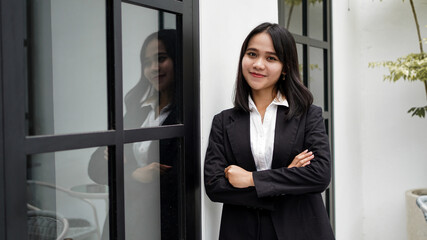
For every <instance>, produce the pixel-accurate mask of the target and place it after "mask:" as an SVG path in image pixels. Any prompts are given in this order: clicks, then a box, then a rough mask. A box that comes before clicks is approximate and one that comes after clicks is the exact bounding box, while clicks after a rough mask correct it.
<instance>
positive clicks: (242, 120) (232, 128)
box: [226, 113, 256, 171]
mask: <svg viewBox="0 0 427 240" xmlns="http://www.w3.org/2000/svg"><path fill="white" fill-rule="evenodd" d="M230 118H231V119H230V120H231V123H230V124H229V125H228V126H226V131H227V135H228V139H229V141H230V145H231V149H232V150H233V154H234V157H235V158H236V161H237V163H238V165H239V166H240V167H242V168H244V169H245V170H247V171H256V166H255V161H254V157H253V155H252V151H251V140H250V139H251V138H250V122H249V120H250V119H249V113H239V114H235V115H234V116H230Z"/></svg>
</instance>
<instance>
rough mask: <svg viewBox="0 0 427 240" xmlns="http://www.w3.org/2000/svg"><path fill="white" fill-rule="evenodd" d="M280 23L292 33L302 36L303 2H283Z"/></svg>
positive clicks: (284, 0)
mask: <svg viewBox="0 0 427 240" xmlns="http://www.w3.org/2000/svg"><path fill="white" fill-rule="evenodd" d="M279 6H280V8H281V9H280V10H279V11H280V14H279V16H280V18H281V19H280V23H281V24H282V26H284V27H285V28H286V29H288V30H289V31H290V32H292V33H296V34H300V35H302V0H281V4H279Z"/></svg>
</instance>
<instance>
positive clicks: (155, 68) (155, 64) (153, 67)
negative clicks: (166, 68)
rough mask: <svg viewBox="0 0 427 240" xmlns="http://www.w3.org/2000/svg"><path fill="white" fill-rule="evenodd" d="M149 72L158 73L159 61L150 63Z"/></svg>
mask: <svg viewBox="0 0 427 240" xmlns="http://www.w3.org/2000/svg"><path fill="white" fill-rule="evenodd" d="M150 70H151V71H158V70H159V61H157V60H153V61H151V64H150Z"/></svg>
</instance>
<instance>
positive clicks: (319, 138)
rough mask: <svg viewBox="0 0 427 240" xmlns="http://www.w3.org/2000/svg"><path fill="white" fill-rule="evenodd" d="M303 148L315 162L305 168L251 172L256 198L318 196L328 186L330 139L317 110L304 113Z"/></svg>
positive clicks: (313, 107) (310, 109) (317, 108)
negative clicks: (312, 155)
mask: <svg viewBox="0 0 427 240" xmlns="http://www.w3.org/2000/svg"><path fill="white" fill-rule="evenodd" d="M303 146H304V148H305V149H308V150H309V151H312V152H313V154H314V159H313V160H311V163H310V164H309V165H307V166H306V167H300V168H296V167H294V168H287V167H282V168H277V169H271V170H265V171H259V172H254V173H253V178H254V183H255V188H256V191H257V194H258V196H259V197H266V196H278V195H285V194H292V195H297V194H305V193H319V192H323V191H324V190H325V189H326V188H327V187H328V185H329V182H330V179H331V169H330V151H329V139H328V136H327V134H326V131H325V126H324V123H323V117H322V109H321V108H319V107H315V106H311V107H310V108H309V111H308V112H307V118H306V125H305V129H304V144H303Z"/></svg>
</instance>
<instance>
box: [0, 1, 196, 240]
mask: <svg viewBox="0 0 427 240" xmlns="http://www.w3.org/2000/svg"><path fill="white" fill-rule="evenodd" d="M123 2H126V3H131V4H135V5H139V6H143V7H148V8H153V9H156V10H160V11H166V12H170V13H174V14H177V15H180V16H181V19H182V36H183V39H182V43H183V53H185V54H183V79H184V81H183V93H182V94H183V108H184V111H183V123H182V124H178V125H172V126H164V127H155V128H149V129H137V130H123V103H122V99H123V93H122V45H121V44H122V42H121V24H122V23H121V3H122V1H117V0H106V16H107V19H106V24H107V26H106V27H107V50H106V51H107V69H108V72H107V86H108V88H107V91H108V129H109V130H106V131H101V132H90V133H79V134H63V135H49V136H26V131H25V105H26V101H27V97H26V89H25V88H26V81H27V73H26V72H27V71H26V69H27V64H26V44H27V41H26V37H27V34H26V31H27V30H26V28H27V24H26V1H25V0H1V1H0V16H1V19H0V24H1V30H0V34H1V35H0V38H1V47H0V54H1V67H0V76H1V79H0V80H1V82H0V83H1V84H0V94H1V97H0V112H1V117H0V137H1V138H0V139H1V140H0V141H1V144H0V157H1V159H2V161H1V162H0V176H3V177H1V178H0V240H15V239H26V238H27V230H26V226H27V212H26V203H27V200H26V191H25V189H26V184H27V183H26V180H27V177H26V167H27V166H26V158H27V155H30V154H35V153H44V152H53V151H62V150H72V149H80V148H89V147H97V146H110V148H109V149H110V156H114V159H116V161H110V166H109V192H110V201H109V205H110V226H111V227H110V231H111V232H110V239H124V238H123V236H124V232H125V231H124V229H125V228H124V214H123V213H124V185H123V184H124V180H123V179H124V176H123V145H124V144H126V143H130V142H136V141H144V140H157V139H163V138H174V137H179V138H182V139H184V156H183V159H185V163H184V166H182V167H181V168H182V171H183V173H184V174H183V176H184V177H183V179H182V181H183V184H182V185H183V188H184V193H185V196H184V199H183V204H181V208H182V209H181V211H183V212H184V213H185V214H183V216H184V217H183V219H182V220H183V224H184V226H183V227H182V230H183V231H182V232H183V233H182V237H183V238H185V239H200V236H201V232H200V231H201V219H200V215H201V197H200V194H201V191H200V159H199V157H200V144H199V141H200V140H199V139H200V130H199V129H200V120H199V109H200V107H199V104H200V101H199V45H198V44H199V36H198V35H199V30H198V18H199V16H198V7H199V6H198V1H197V0H183V1H176V0H161V1H160V0H127V1H123ZM186 206H191V207H186Z"/></svg>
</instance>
